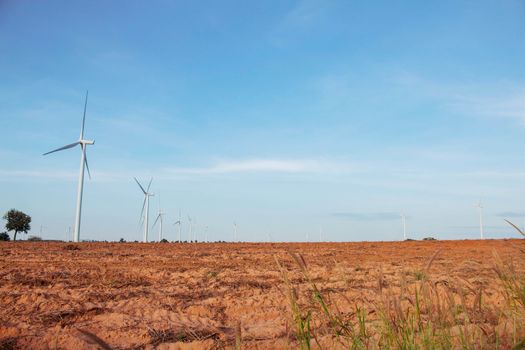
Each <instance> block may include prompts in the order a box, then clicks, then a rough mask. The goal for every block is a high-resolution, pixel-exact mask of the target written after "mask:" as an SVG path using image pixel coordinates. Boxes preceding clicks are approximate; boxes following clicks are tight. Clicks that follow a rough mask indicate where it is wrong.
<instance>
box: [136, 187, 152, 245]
mask: <svg viewBox="0 0 525 350" xmlns="http://www.w3.org/2000/svg"><path fill="white" fill-rule="evenodd" d="M134 179H135V182H136V183H137V185H139V187H140V189H141V190H142V193H144V203H142V211H141V212H140V218H141V219H142V217H143V216H142V215H144V237H143V239H142V242H144V243H148V229H149V227H148V225H149V197H151V196H154V195H155V194H153V193H150V191H149V188H150V186H151V182H152V181H153V178H151V179H150V180H149V184H148V189H147V190H145V189H144V187H142V185H141V184H140V182H139V180H137V178H136V177H134ZM144 207H146V212H144Z"/></svg>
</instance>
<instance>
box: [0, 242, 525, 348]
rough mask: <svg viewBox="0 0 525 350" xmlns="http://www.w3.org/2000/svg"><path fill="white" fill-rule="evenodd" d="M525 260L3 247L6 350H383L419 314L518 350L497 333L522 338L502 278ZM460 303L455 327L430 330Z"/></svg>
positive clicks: (474, 247)
mask: <svg viewBox="0 0 525 350" xmlns="http://www.w3.org/2000/svg"><path fill="white" fill-rule="evenodd" d="M523 251H525V241H523V240H484V241H478V240H473V241H407V242H362V243H235V244H232V243H194V244H193V243H185V244H178V243H148V244H142V243H81V244H74V245H73V244H71V243H58V242H16V243H15V242H2V243H1V244H0V348H1V349H18V348H20V349H103V348H111V349H153V348H158V349H222V348H226V349H228V348H233V349H235V348H243V349H286V348H292V349H293V348H299V347H301V346H303V347H306V345H305V344H306V343H308V344H311V347H312V348H319V347H322V348H327V349H331V348H350V347H351V346H348V343H346V342H347V341H348V339H349V338H348V334H350V330H349V329H350V328H352V327H354V328H353V329H354V330H352V331H351V332H354V333H351V334H354V335H355V337H356V339H358V340H359V342H361V345H362V346H363V348H380V347H381V348H383V347H387V346H386V344H389V343H388V339H387V338H388V334H390V333H388V331H384V327H385V326H384V325H385V324H386V323H385V322H387V321H386V320H389V321H388V324H390V323H389V322H390V321H392V322H393V324H394V325H393V327H394V328H395V329H398V328H399V327H400V324H401V323H402V321H403V318H404V317H405V318H406V317H408V316H403V315H408V314H409V311H406V310H414V309H415V307H416V306H417V309H418V310H419V311H418V317H419V319H423V322H426V323H425V324H428V323H432V324H434V325H435V328H436V329H439V327H444V325H445V326H446V325H449V326H450V327H448V326H446V327H448V329H447V334H448V335H447V336H450V337H451V339H452V340H453V343H454V344H455V343H458V344H459V343H461V341H465V342H471V343H473V342H476V341H478V340H477V339H478V338H477V335H476V334H477V333H476V332H479V334H480V335H479V337H480V338H479V344H486V346H485V347H488V348H490V347H493V346H496V345H497V346H498V347H502V348H505V347H507V346H508V347H509V348H510V347H511V346H512V345H513V344H510V343H508V342H506V340H505V339H503V338H502V337H500V338H498V337H499V336H498V334H504V333H505V334H506V333H509V334H510V333H513V335H514V336H516V334H518V333H519V331H517V330H516V327H515V323H516V322H514V326H513V323H512V321H516V320H520V318H519V317H521V316H520V315H517V316H516V315H514V314H513V315H514V316H512V315H511V314H510V312H511V309H510V307H511V306H509V305H508V304H509V300H510V299H509V296H508V295H506V294H505V293H506V292H505V289H504V286H503V285H504V283H503V282H502V278H501V271H499V270H498V266H499V268H503V267H502V266H505V268H508V269H509V271H510V270H512V273H514V274H515V276H523V274H524V272H525V264H524V262H525V254H524V253H523ZM298 254H300V256H299V255H298ZM301 257H302V258H301ZM303 259H304V262H305V264H306V266H305V265H304V263H303ZM498 271H499V273H500V275H498ZM427 284H428V286H429V287H428V288H430V289H428V288H427V287H425V286H426V285H427ZM433 288H435V289H433ZM425 293H426V294H425ZM433 293H434V294H433ZM507 294H508V293H507ZM319 296H321V298H322V303H325V304H326V305H327V308H328V309H329V310H330V311H329V312H328V313H327V312H325V311H323V308H322V303H320V302H319V301H320V299H319ZM441 296H442V297H443V298H445V299H446V300H447V303H448V304H447V306H446V307H445V306H444V305H445V303H443V302H442V301H440V300H442V299H439V298H440V297H441ZM422 297H426V298H427V299H430V300H433V299H432V298H434V297H436V298H437V299H436V300H437V303H438V304H439V305H438V306H436V305H435V301H433V302H431V304H432V305H426V306H425V305H423V306H421V305H419V303H421V298H422ZM418 298H419V299H418ZM510 301H512V300H510ZM452 304H454V310H456V309H457V310H459V311H457V313H458V315H459V316H457V318H456V316H454V320H453V321H451V322H452V323H450V324H448V323H444V321H443V320H434V317H435V315H437V314H439V313H440V312H442V311H443V309H447V310H446V311H447V312H449V311H450V310H449V309H451V308H452ZM414 305H416V306H414ZM425 307H426V309H425ZM433 307H436V308H437V309H436V310H437V311H435V312H432V310H433V309H432V308H433ZM425 310H426V311H425ZM478 310H479V312H478ZM411 312H412V311H411ZM454 312H456V311H454ZM444 315H445V314H444ZM454 315H455V314H454ZM465 315H467V317H468V320H466V319H465ZM443 317H444V318H447V317H448V316H446V315H445V316H443ZM360 318H364V321H363V322H361V328H360V321H359V320H360ZM306 320H308V321H310V323H311V324H310V326H309V327H303V328H301V321H306ZM447 322H448V321H447ZM454 322H456V323H454ZM365 323H366V325H364V326H363V324H365ZM303 324H304V322H303ZM345 327H346V328H345ZM396 327H397V328H396ZM462 327H463V328H462ZM512 327H514V328H512ZM336 328H337V331H335V332H334V329H336ZM301 329H302V330H303V331H304V330H305V329H306V332H302V331H301ZM395 329H394V331H392V332H393V333H392V336H394V337H395V334H394V333H395V332H396V330H395ZM465 330H466V332H467V334H466V335H465V334H463V333H464V332H465ZM384 332H386V333H384ZM419 332H423V330H421V328H420V329H419ZM491 332H492V333H491ZM383 333H384V334H383ZM338 334H342V336H341V337H338ZM440 334H441V333H440ZM462 334H463V335H462ZM305 337H307V338H308V339H306V338H305ZM345 337H346V338H345ZM461 337H463V338H464V340H462V339H463V338H461ZM469 337H471V338H469ZM460 338H461V339H460ZM458 339H459V340H458ZM515 339H517V338H515ZM354 340H355V339H354ZM518 340H519V339H518ZM514 341H517V340H514ZM310 342H311V343H310ZM354 343H355V342H354ZM392 344H394V345H393V346H390V347H393V348H396V345H395V344H396V343H395V341H393V343H392ZM357 345H359V344H357ZM357 345H356V347H358V346H357ZM398 345H399V344H398ZM398 347H400V345H399V346H398ZM422 347H424V346H422ZM452 348H455V346H453V347H452Z"/></svg>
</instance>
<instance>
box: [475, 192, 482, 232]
mask: <svg viewBox="0 0 525 350" xmlns="http://www.w3.org/2000/svg"><path fill="white" fill-rule="evenodd" d="M474 207H475V208H478V210H479V235H480V237H481V239H483V205H481V199H480V200H479V202H478V204H476V205H474Z"/></svg>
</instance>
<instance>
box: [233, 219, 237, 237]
mask: <svg viewBox="0 0 525 350" xmlns="http://www.w3.org/2000/svg"><path fill="white" fill-rule="evenodd" d="M233 241H234V242H237V223H236V222H235V221H234V222H233Z"/></svg>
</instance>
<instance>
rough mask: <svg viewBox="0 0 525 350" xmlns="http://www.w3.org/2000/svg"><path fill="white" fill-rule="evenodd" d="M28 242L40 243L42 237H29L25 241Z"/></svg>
mask: <svg viewBox="0 0 525 350" xmlns="http://www.w3.org/2000/svg"><path fill="white" fill-rule="evenodd" d="M27 240H28V241H32V242H40V241H41V240H42V237H38V236H29V238H28V239H27Z"/></svg>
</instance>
